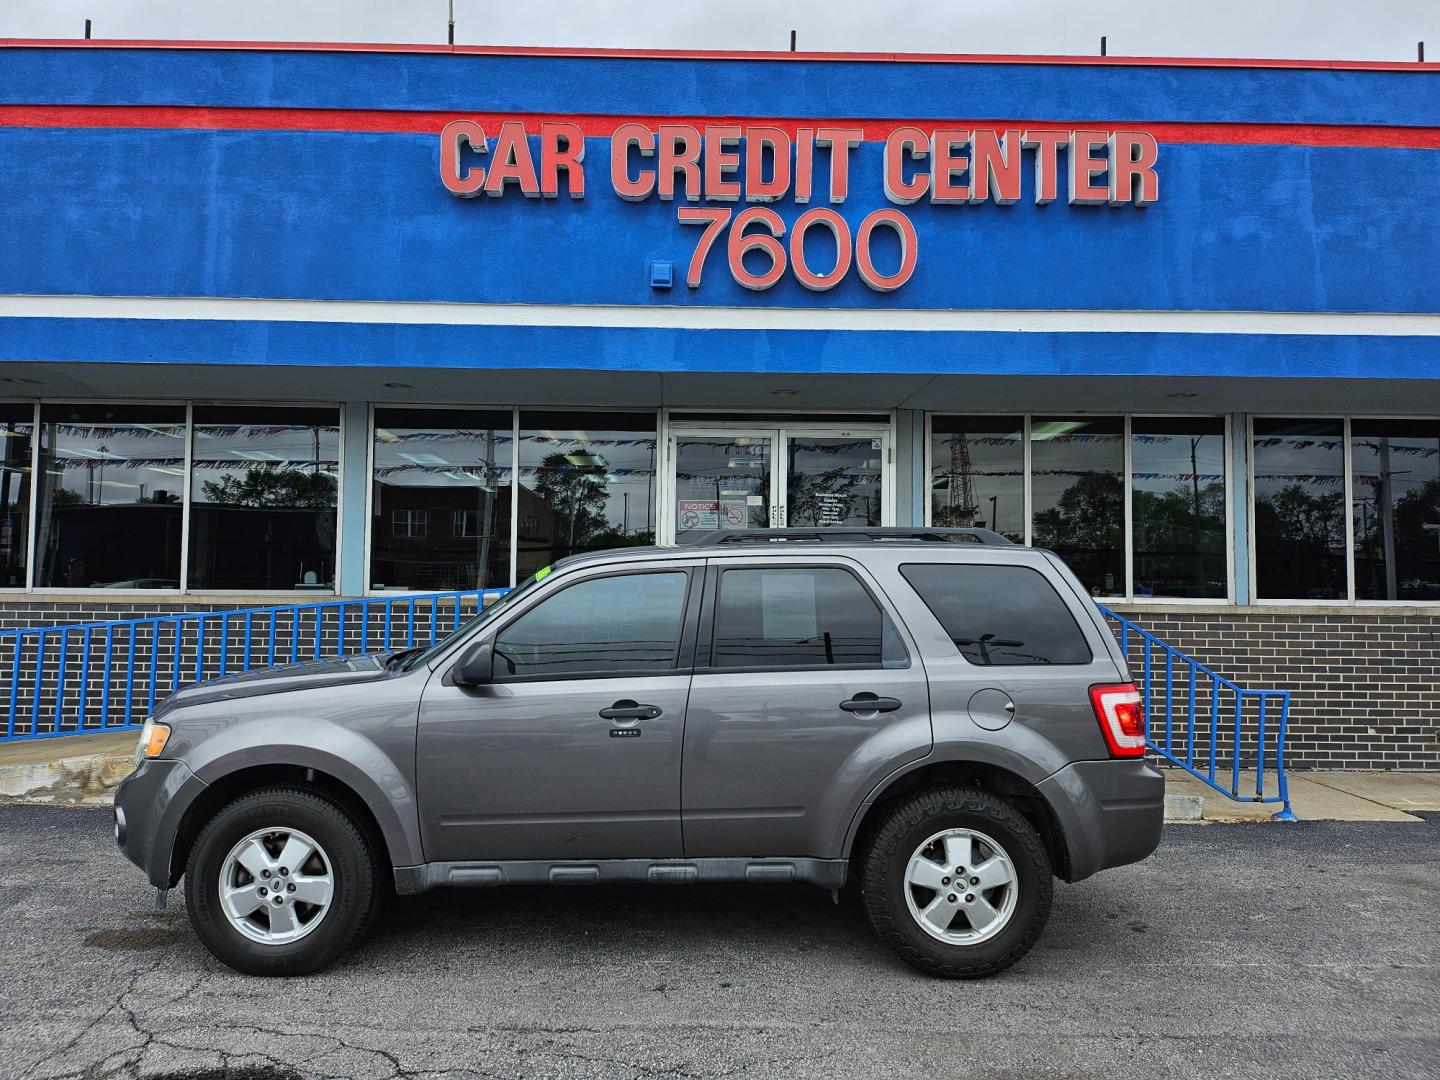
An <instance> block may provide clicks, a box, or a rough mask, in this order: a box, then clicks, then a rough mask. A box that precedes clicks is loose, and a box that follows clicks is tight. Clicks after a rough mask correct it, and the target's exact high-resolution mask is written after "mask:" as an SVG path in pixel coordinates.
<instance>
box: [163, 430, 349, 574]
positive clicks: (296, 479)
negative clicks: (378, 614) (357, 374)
mask: <svg viewBox="0 0 1440 1080" xmlns="http://www.w3.org/2000/svg"><path fill="white" fill-rule="evenodd" d="M194 424H195V431H194V448H193V450H192V452H191V474H190V583H189V587H190V588H192V589H256V590H266V589H283V590H292V589H298V590H307V589H313V590H319V591H327V592H329V591H333V590H334V588H335V522H336V507H337V505H338V502H339V498H338V494H339V487H340V485H339V472H340V469H339V460H340V425H339V411H338V410H337V409H334V408H279V407H277V408H269V407H264V408H256V407H243V408H237V407H233V406H206V405H197V406H195V410H194Z"/></svg>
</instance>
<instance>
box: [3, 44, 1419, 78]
mask: <svg viewBox="0 0 1440 1080" xmlns="http://www.w3.org/2000/svg"><path fill="white" fill-rule="evenodd" d="M0 48H6V49H172V50H173V49H181V50H184V49H195V50H201V49H204V50H229V51H237V52H368V53H435V54H445V53H450V54H453V55H464V56H555V57H578V58H585V57H599V58H607V59H608V58H619V59H642V60H787V61H795V60H799V61H829V62H836V63H892V64H1059V65H1081V66H1087V67H1219V68H1298V69H1302V70H1307V69H1308V70H1327V71H1440V63H1425V64H1421V63H1413V62H1407V61H1393V60H1282V59H1246V58H1243V57H1213V56H1212V57H1198V56H1046V55H1040V54H1031V53H1015V54H1007V53H890V52H789V51H785V52H780V51H770V50H763V49H760V50H753V51H748V50H743V49H581V48H553V47H548V46H545V47H537V46H530V45H432V44H420V43H417V44H387V43H383V42H348V41H178V40H162V39H150V38H135V39H133V40H132V39H124V38H119V39H116V38H110V39H106V40H103V41H96V40H90V41H86V40H84V39H82V38H0Z"/></svg>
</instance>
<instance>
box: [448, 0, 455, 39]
mask: <svg viewBox="0 0 1440 1080" xmlns="http://www.w3.org/2000/svg"><path fill="white" fill-rule="evenodd" d="M449 40H450V44H451V45H454V44H455V0H450V39H449Z"/></svg>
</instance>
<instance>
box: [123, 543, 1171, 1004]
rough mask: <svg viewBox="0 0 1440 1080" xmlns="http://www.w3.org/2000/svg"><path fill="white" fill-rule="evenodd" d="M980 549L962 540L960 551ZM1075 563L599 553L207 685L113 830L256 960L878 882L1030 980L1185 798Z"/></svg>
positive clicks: (894, 910) (871, 897)
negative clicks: (453, 888)
mask: <svg viewBox="0 0 1440 1080" xmlns="http://www.w3.org/2000/svg"><path fill="white" fill-rule="evenodd" d="M959 541H963V542H959ZM1144 752H1145V733H1144V715H1143V713H1142V711H1141V707H1140V695H1139V694H1138V693H1137V692H1136V690H1135V687H1134V685H1133V684H1132V683H1131V681H1130V676H1129V673H1128V671H1127V669H1126V665H1125V659H1124V657H1123V656H1122V655H1121V653H1120V651H1119V649H1118V647H1117V646H1116V643H1115V639H1114V637H1113V636H1112V635H1111V634H1110V632H1109V631H1108V629H1107V628H1106V626H1105V624H1104V623H1103V622H1102V620H1101V616H1100V614H1099V612H1098V611H1097V609H1096V607H1095V605H1094V604H1093V603H1092V602H1091V601H1090V599H1089V597H1088V596H1087V595H1086V594H1085V591H1084V589H1083V588H1082V587H1081V585H1080V583H1079V582H1078V581H1077V580H1076V579H1075V577H1074V575H1073V574H1071V573H1070V571H1069V570H1068V569H1067V568H1066V567H1065V565H1064V564H1063V563H1062V562H1061V561H1060V559H1059V558H1058V557H1056V556H1055V555H1054V554H1052V553H1050V552H1046V551H1040V550H1035V549H1031V548H1027V547H1021V546H1018V545H1015V544H1012V543H1010V542H1009V541H1007V540H1005V539H1004V538H1003V537H1001V536H999V535H997V534H995V533H991V532H987V531H985V530H982V529H966V530H961V529H866V530H850V529H844V528H838V529H826V530H822V531H816V530H810V531H805V530H797V529H789V530H771V531H764V532H750V531H739V532H729V533H717V534H713V535H712V536H710V537H709V538H708V539H707V540H706V541H704V542H702V543H699V544H693V545H690V546H685V547H678V548H630V549H623V550H616V551H604V552H598V553H595V554H587V555H577V556H572V557H570V558H567V559H564V560H562V561H561V562H558V563H556V564H555V566H554V567H553V568H546V569H545V570H542V571H540V572H539V573H537V574H535V575H534V577H532V578H531V579H530V580H528V581H527V582H525V583H524V584H523V585H521V586H520V587H518V588H517V589H515V590H513V591H511V592H510V593H508V594H507V595H506V596H505V597H504V598H503V599H501V600H500V601H498V602H497V603H494V604H492V605H491V606H490V607H488V608H486V609H485V610H484V611H482V612H480V613H478V614H476V615H475V617H474V618H472V619H471V620H470V621H469V622H468V623H466V624H465V625H463V626H461V627H460V628H459V629H458V630H457V631H456V632H455V633H454V634H452V635H450V636H449V637H448V638H445V639H444V640H443V641H440V642H439V643H438V644H436V645H434V646H432V647H429V648H425V649H423V650H422V649H417V650H410V651H406V652H397V653H389V654H384V655H378V656H365V657H361V658H357V659H349V660H337V661H331V662H318V663H314V664H304V665H300V666H298V667H288V668H280V669H272V670H267V671H264V672H260V673H255V674H250V675H245V676H241V677H239V678H231V679H222V680H220V681H217V682H211V683H207V684H203V685H200V686H195V687H192V688H189V689H186V690H182V691H180V692H179V693H177V694H174V695H173V696H171V697H170V698H169V699H167V700H166V701H165V702H164V703H163V704H162V705H161V706H160V707H159V708H158V709H157V710H156V712H155V715H154V717H152V718H151V719H150V720H149V721H147V723H146V725H145V730H144V731H143V732H142V735H141V742H140V746H139V748H138V750H137V754H136V758H137V768H136V770H135V771H134V772H133V773H132V774H131V775H130V776H129V777H128V778H127V779H126V780H125V782H124V783H123V784H122V785H121V786H120V789H119V791H118V793H117V794H116V797H115V829H116V839H117V841H118V843H119V845H120V847H121V848H122V849H123V850H124V852H125V854H126V855H127V856H128V857H129V858H130V859H131V861H133V862H134V863H135V864H136V865H137V866H139V867H141V869H143V870H144V871H145V872H146V873H147V874H148V875H149V878H150V881H151V883H152V884H153V885H154V886H155V887H156V888H157V889H158V890H161V892H160V894H159V897H158V899H159V902H161V903H162V904H163V902H164V890H167V889H169V888H170V887H172V886H174V885H175V884H176V883H177V882H179V881H180V879H181V878H182V877H183V878H184V880H185V900H186V909H187V911H188V913H189V916H190V921H191V923H192V924H193V926H194V928H195V931H196V933H197V934H198V935H199V936H200V939H201V940H202V941H203V942H204V943H205V945H206V946H207V947H208V948H209V949H210V951H211V952H212V953H214V954H215V955H216V956H217V957H219V958H220V959H221V960H223V961H224V962H225V963H227V964H229V965H230V966H232V967H234V968H237V969H239V970H240V971H244V972H249V973H253V974H259V975H294V974H301V973H305V972H311V971H315V970H316V969H318V968H320V967H322V966H324V965H325V964H327V963H329V962H330V961H332V960H334V959H335V958H336V957H338V956H340V955H341V954H342V953H344V952H345V951H346V950H347V949H348V948H349V947H350V946H351V945H353V944H354V943H355V942H356V941H357V940H358V939H359V938H360V937H361V936H362V935H363V934H364V933H365V931H366V929H367V927H368V926H369V924H370V923H371V921H372V920H373V919H374V918H375V916H376V914H377V912H378V911H379V909H380V905H381V903H382V901H383V899H384V897H385V896H386V895H388V894H389V893H390V892H391V891H392V889H393V892H396V893H401V894H410V893H418V892H423V891H424V890H426V889H430V888H433V887H435V886H438V885H466V886H490V885H504V884H517V883H526V884H535V883H551V884H567V885H569V884H581V883H600V882H655V883H664V884H685V883H691V882H701V881H749V882H763V883H770V882H790V881H805V882H811V883H813V884H816V885H819V886H821V887H822V888H825V889H831V890H837V891H838V890H840V889H841V888H843V887H845V886H847V885H850V884H855V885H858V891H859V893H860V897H861V900H862V902H863V904H864V906H865V909H866V911H867V913H868V914H869V917H870V920H871V922H872V923H873V924H874V926H875V929H876V930H877V931H878V932H879V934H880V936H881V937H882V938H883V939H884V940H885V942H886V943H887V944H889V945H890V946H891V948H893V949H894V950H895V951H896V952H897V953H898V954H899V955H900V957H901V958H903V959H904V960H905V961H907V962H908V963H910V964H913V965H914V966H916V967H918V968H921V969H922V970H924V971H927V972H931V973H933V974H936V975H945V976H958V977H975V976H981V975H988V974H992V973H994V972H997V971H1000V970H1002V969H1004V968H1005V967H1008V966H1009V965H1010V964H1013V963H1014V962H1015V961H1016V960H1018V959H1019V958H1020V957H1022V956H1024V955H1025V953H1026V952H1027V951H1028V950H1029V949H1030V948H1031V946H1032V945H1034V943H1035V940H1036V939H1037V937H1038V936H1039V935H1040V933H1041V931H1042V929H1043V928H1044V926H1045V921H1046V918H1047V917H1048V915H1049V911H1050V902H1051V885H1052V877H1060V878H1062V879H1063V880H1065V881H1078V880H1080V879H1081V878H1085V877H1088V876H1090V875H1091V874H1094V873H1095V872H1096V871H1099V870H1103V869H1105V868H1106V867H1110V866H1119V865H1121V864H1124V863H1129V862H1134V861H1136V860H1138V859H1143V858H1144V857H1145V856H1147V855H1149V854H1150V853H1151V852H1152V851H1153V850H1154V849H1155V846H1156V844H1157V843H1158V842H1159V838H1160V828H1161V819H1162V811H1163V801H1164V798H1163V797H1164V780H1163V779H1162V777H1161V775H1160V773H1159V772H1157V771H1156V770H1155V769H1153V768H1151V767H1150V766H1149V765H1147V764H1146V763H1145V761H1144V759H1143V755H1144Z"/></svg>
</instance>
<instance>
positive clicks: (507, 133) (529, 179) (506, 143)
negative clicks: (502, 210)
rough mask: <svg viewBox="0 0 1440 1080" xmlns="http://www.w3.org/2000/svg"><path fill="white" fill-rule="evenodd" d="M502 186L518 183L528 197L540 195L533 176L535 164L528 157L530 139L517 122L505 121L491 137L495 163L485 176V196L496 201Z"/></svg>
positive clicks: (522, 125)
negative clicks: (492, 137)
mask: <svg viewBox="0 0 1440 1080" xmlns="http://www.w3.org/2000/svg"><path fill="white" fill-rule="evenodd" d="M506 184H519V185H520V190H521V191H523V192H524V193H525V195H526V197H528V198H531V199H533V198H536V197H537V196H539V194H540V181H539V180H538V179H537V178H536V176H535V161H534V159H533V158H531V157H530V140H529V139H528V138H527V137H526V135H525V125H524V124H522V123H521V122H520V121H519V120H506V121H505V122H504V123H503V124H501V125H500V134H499V135H497V136H496V137H495V160H494V161H492V162H491V164H490V173H489V175H488V176H486V177H485V194H486V195H493V196H495V197H496V198H499V197H500V196H501V195H504V194H505V185H506Z"/></svg>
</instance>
